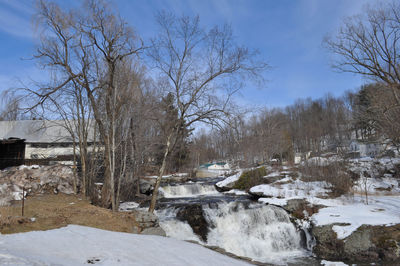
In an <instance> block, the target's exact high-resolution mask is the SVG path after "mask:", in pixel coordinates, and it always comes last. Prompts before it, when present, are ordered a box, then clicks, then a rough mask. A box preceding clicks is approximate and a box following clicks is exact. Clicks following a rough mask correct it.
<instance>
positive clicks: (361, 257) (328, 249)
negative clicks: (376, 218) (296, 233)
mask: <svg viewBox="0 0 400 266" xmlns="http://www.w3.org/2000/svg"><path fill="white" fill-rule="evenodd" d="M333 225H334V224H330V225H324V226H315V227H313V229H312V233H313V235H314V237H315V239H316V245H315V247H314V249H313V252H314V253H315V254H316V255H317V256H318V257H319V258H321V259H326V260H347V261H353V262H368V263H377V262H379V263H382V262H390V263H393V262H400V245H399V243H400V224H397V225H394V226H371V225H362V226H360V227H359V228H358V229H357V230H356V231H354V232H353V233H352V234H351V235H350V236H348V237H347V238H345V239H343V240H341V239H337V236H336V233H335V232H334V231H333V230H332V226H333ZM395 264H396V263H395ZM393 265H394V264H393Z"/></svg>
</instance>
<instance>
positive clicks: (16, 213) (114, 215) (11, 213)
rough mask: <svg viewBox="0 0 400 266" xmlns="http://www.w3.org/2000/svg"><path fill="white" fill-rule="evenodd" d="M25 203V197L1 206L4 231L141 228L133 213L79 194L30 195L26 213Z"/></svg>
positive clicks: (132, 229)
mask: <svg viewBox="0 0 400 266" xmlns="http://www.w3.org/2000/svg"><path fill="white" fill-rule="evenodd" d="M21 204H22V202H21V201H15V202H13V203H12V205H11V206H3V207H0V233H2V234H11V233H19V232H28V231H36V230H49V229H55V228H60V227H63V226H66V225H68V224H77V225H84V226H90V227H95V228H99V229H105V230H110V231H117V232H127V233H132V232H137V231H138V227H139V225H138V223H137V222H136V220H135V215H134V214H133V213H130V212H112V211H111V210H108V209H104V208H100V207H96V206H93V205H92V204H90V202H89V201H88V200H86V199H84V198H82V197H80V196H77V195H66V194H58V195H51V194H42V195H35V196H28V197H27V198H26V200H25V207H24V216H22V210H21Z"/></svg>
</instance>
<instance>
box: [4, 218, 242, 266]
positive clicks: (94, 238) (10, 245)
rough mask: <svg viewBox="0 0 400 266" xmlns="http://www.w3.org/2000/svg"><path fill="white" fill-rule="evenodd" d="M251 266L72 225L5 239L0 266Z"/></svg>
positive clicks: (185, 246)
mask: <svg viewBox="0 0 400 266" xmlns="http://www.w3.org/2000/svg"><path fill="white" fill-rule="evenodd" d="M87 264H96V265H207V266H209V265H248V264H247V263H246V262H244V261H239V260H235V259H233V258H230V257H227V256H225V255H222V254H220V253H217V252H214V251H212V250H210V249H207V248H205V247H202V246H200V245H196V244H193V243H188V242H184V241H180V240H176V239H173V238H167V237H160V236H151V235H136V234H129V233H118V232H111V231H105V230H100V229H96V228H90V227H84V226H78V225H69V226H67V227H64V228H60V229H54V230H49V231H34V232H28V233H19V234H11V235H2V236H1V239H0V265H87Z"/></svg>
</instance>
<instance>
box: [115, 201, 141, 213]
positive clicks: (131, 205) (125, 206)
mask: <svg viewBox="0 0 400 266" xmlns="http://www.w3.org/2000/svg"><path fill="white" fill-rule="evenodd" d="M138 207H139V203H137V202H134V201H129V202H122V203H120V204H119V211H131V210H133V209H136V208H138Z"/></svg>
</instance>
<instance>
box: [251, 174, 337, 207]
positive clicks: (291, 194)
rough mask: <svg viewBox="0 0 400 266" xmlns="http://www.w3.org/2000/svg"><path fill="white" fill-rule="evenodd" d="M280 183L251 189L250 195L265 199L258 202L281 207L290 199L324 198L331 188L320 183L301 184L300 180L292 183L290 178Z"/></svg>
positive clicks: (324, 183)
mask: <svg viewBox="0 0 400 266" xmlns="http://www.w3.org/2000/svg"><path fill="white" fill-rule="evenodd" d="M282 181H283V179H282V180H280V181H277V182H274V183H272V184H264V185H258V186H255V187H252V188H251V189H250V193H253V194H256V195H259V196H261V197H266V198H260V199H259V201H260V202H264V203H270V204H275V205H280V206H283V205H286V203H287V201H288V200H290V199H303V198H306V199H308V198H311V197H325V196H326V195H327V193H328V192H329V191H330V189H329V187H330V186H331V185H330V184H328V183H327V182H321V181H315V182H303V181H302V180H300V179H296V180H294V181H293V180H292V179H291V178H290V177H286V178H285V179H284V181H285V182H289V183H285V184H282V183H281V182H282Z"/></svg>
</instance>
